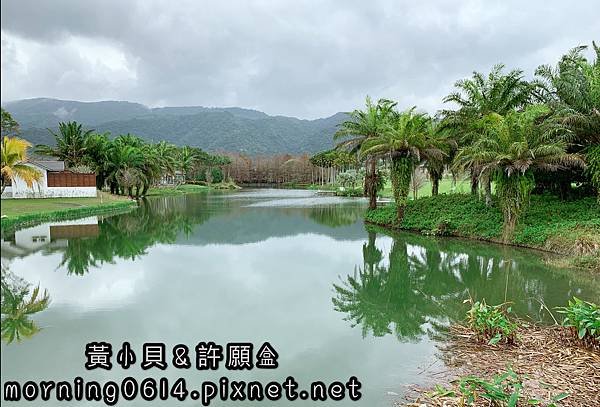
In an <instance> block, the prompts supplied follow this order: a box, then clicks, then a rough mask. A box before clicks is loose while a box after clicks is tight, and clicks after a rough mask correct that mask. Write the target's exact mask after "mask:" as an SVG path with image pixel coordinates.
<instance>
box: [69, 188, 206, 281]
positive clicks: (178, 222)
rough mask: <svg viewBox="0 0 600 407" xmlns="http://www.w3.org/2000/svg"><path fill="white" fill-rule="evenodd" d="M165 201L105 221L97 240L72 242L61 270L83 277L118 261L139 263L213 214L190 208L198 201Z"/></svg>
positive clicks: (161, 199)
mask: <svg viewBox="0 0 600 407" xmlns="http://www.w3.org/2000/svg"><path fill="white" fill-rule="evenodd" d="M175 198H176V197H162V198H156V199H152V200H147V201H145V202H143V203H142V205H141V206H140V208H138V209H137V210H135V211H132V212H129V213H126V214H123V215H119V216H113V217H108V218H105V219H103V220H102V221H101V222H100V224H99V234H98V236H94V237H83V238H74V239H70V240H69V244H68V246H67V247H66V248H64V249H61V251H62V252H63V256H62V261H61V263H60V265H59V267H66V269H67V272H68V273H69V274H75V275H83V274H85V273H87V272H88V271H89V269H90V268H93V267H98V266H100V265H102V264H103V263H113V262H114V261H115V259H117V258H120V259H127V260H135V259H136V258H138V257H140V256H143V255H145V254H146V250H147V249H148V248H149V247H150V246H152V245H154V244H157V243H172V242H174V241H175V239H176V238H177V236H178V235H179V234H183V235H184V236H188V235H189V234H190V233H191V232H192V230H193V228H194V226H196V225H199V224H201V223H203V222H204V221H206V220H207V219H208V218H209V217H210V213H209V212H206V211H202V210H198V209H196V208H192V207H188V206H186V205H189V206H191V205H190V203H192V202H193V203H194V204H195V205H196V206H197V207H200V208H201V207H202V205H200V204H199V202H198V200H197V199H196V200H194V201H189V200H183V199H175Z"/></svg>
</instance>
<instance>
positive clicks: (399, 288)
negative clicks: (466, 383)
mask: <svg viewBox="0 0 600 407" xmlns="http://www.w3.org/2000/svg"><path fill="white" fill-rule="evenodd" d="M387 258H388V262H387V264H386V262H384V261H383V259H384V254H383V251H382V250H381V249H379V248H378V247H377V246H376V234H375V232H373V231H371V232H369V235H368V240H367V242H366V243H364V245H363V264H362V265H359V266H356V267H355V270H354V272H353V273H352V274H351V275H349V276H347V277H346V278H345V279H344V280H343V281H342V282H341V283H339V284H334V286H333V288H334V292H335V294H334V297H333V298H332V301H333V304H334V308H335V310H337V311H339V312H342V313H344V314H346V316H345V319H346V320H348V321H350V322H351V324H352V326H353V327H354V326H357V325H360V326H361V329H362V334H363V336H367V335H368V334H372V335H373V336H384V335H387V334H391V333H394V334H395V335H396V337H397V338H398V339H399V340H401V341H415V340H418V339H419V338H421V337H422V336H423V335H426V334H427V335H428V336H429V337H431V338H434V339H435V338H440V337H441V336H443V334H444V332H445V331H446V329H447V328H448V326H449V325H450V323H451V322H453V321H459V320H462V319H463V318H464V315H465V312H466V309H467V305H465V304H464V303H463V302H464V300H465V299H468V298H469V297H472V298H474V299H482V298H485V299H486V300H487V301H488V303H502V302H505V301H510V302H513V306H512V308H513V310H514V311H515V312H516V313H517V314H518V315H519V316H521V317H530V318H532V319H534V320H536V321H543V320H545V321H549V320H550V316H549V315H548V314H547V312H546V311H545V309H542V307H541V306H540V304H541V303H542V302H543V303H545V304H546V306H547V307H548V308H550V309H552V307H554V306H559V305H563V304H564V303H566V302H567V300H568V299H569V297H570V296H571V295H573V294H574V293H580V292H581V291H582V290H586V289H588V288H589V289H590V290H591V291H590V292H593V291H594V290H596V289H597V288H598V287H597V286H592V284H588V283H587V282H582V283H580V284H579V283H576V282H574V281H573V280H572V279H571V278H572V275H570V274H569V273H559V272H558V270H556V274H554V272H553V271H552V270H551V269H548V268H546V267H545V266H544V265H543V264H542V262H541V260H540V259H539V258H538V257H537V256H532V255H531V254H530V253H526V252H519V251H516V250H514V249H511V248H500V247H496V246H494V245H489V244H488V245H483V244H481V245H480V244H478V243H475V242H465V241H460V240H453V239H439V240H438V239H433V238H429V237H422V236H417V235H411V234H398V235H395V236H394V237H393V239H392V245H391V249H390V251H389V253H388V256H387ZM594 287H595V288H594ZM557 288H558V289H557Z"/></svg>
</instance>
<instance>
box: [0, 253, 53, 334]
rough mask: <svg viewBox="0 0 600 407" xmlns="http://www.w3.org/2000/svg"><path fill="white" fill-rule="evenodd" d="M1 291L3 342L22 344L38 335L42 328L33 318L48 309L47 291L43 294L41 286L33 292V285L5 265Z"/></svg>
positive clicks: (0, 327)
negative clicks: (26, 339) (24, 340)
mask: <svg viewBox="0 0 600 407" xmlns="http://www.w3.org/2000/svg"><path fill="white" fill-rule="evenodd" d="M0 290H1V301H0V311H1V313H2V320H1V323H0V330H1V336H2V340H3V341H4V342H6V343H7V344H8V343H12V342H13V341H15V340H16V341H17V342H20V341H22V340H23V339H25V338H30V337H32V336H33V335H35V334H36V333H38V332H39V331H40V328H39V327H38V326H37V325H36V323H35V322H34V321H33V320H32V319H31V316H32V315H33V314H36V313H38V312H40V311H43V310H45V309H46V308H48V305H49V304H50V296H49V295H48V292H47V291H46V290H44V291H43V292H42V291H41V290H40V287H39V286H37V287H35V288H33V290H32V286H31V284H29V283H27V282H26V281H25V280H23V279H22V278H19V277H17V276H16V275H14V274H13V273H11V272H10V271H9V270H8V269H6V268H5V267H4V265H3V266H2V277H1V281H0Z"/></svg>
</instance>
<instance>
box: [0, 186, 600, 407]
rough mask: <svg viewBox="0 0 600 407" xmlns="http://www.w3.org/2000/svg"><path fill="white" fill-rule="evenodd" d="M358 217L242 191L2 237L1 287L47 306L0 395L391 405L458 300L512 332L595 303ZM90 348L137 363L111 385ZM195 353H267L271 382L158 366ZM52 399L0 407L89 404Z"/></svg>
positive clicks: (568, 286) (542, 278)
mask: <svg viewBox="0 0 600 407" xmlns="http://www.w3.org/2000/svg"><path fill="white" fill-rule="evenodd" d="M365 209H366V206H365V202H364V201H363V200H361V199H350V198H337V197H319V196H317V195H316V194H315V193H314V192H311V191H296V190H243V191H238V192H227V193H216V192H215V193H200V194H189V195H184V196H176V197H156V198H151V199H148V200H147V201H145V202H143V203H142V205H141V207H140V208H138V209H135V210H134V211H132V212H129V213H125V214H120V215H112V216H100V217H94V216H92V217H87V218H84V219H80V220H75V221H69V222H55V223H52V224H44V225H38V226H36V227H32V228H26V229H23V230H19V231H17V232H14V233H6V234H5V236H3V240H2V266H3V273H5V275H6V276H9V277H10V278H11V279H12V281H13V282H14V284H17V285H18V284H21V285H23V284H31V288H32V289H33V288H34V287H35V286H37V285H39V287H40V289H41V290H47V292H48V295H49V297H50V300H51V301H50V304H49V306H48V307H47V308H46V309H43V310H39V312H35V313H33V314H31V315H26V316H22V317H19V318H21V320H18V318H17V320H16V321H15V322H14V324H13V325H11V326H10V327H9V326H3V327H2V329H3V337H4V338H5V340H4V341H3V343H2V345H1V346H2V348H1V350H2V382H3V383H4V382H5V381H7V380H16V381H20V382H21V383H23V382H25V381H28V380H34V381H38V382H39V381H41V380H56V381H58V380H70V381H72V380H73V379H74V378H75V377H77V376H81V377H83V378H84V379H85V380H97V381H99V382H105V381H107V380H115V381H118V380H121V379H123V378H125V377H126V376H134V377H139V378H144V377H155V378H159V377H167V378H169V379H170V380H173V381H175V380H176V379H177V378H178V377H185V378H186V379H187V385H188V388H193V387H198V386H199V384H200V383H201V382H202V381H204V380H209V379H210V380H218V378H219V377H221V376H226V377H228V378H229V379H231V380H246V381H251V380H258V381H261V382H264V383H266V382H268V381H270V380H278V381H283V380H285V378H286V377H287V376H293V377H294V378H295V379H296V380H297V381H298V383H299V385H300V389H303V388H306V387H307V386H308V385H310V383H311V382H313V381H317V380H322V381H324V382H325V383H330V382H332V381H336V380H339V381H342V382H346V381H347V380H348V379H349V378H350V377H351V376H356V377H357V378H358V380H359V381H360V382H361V383H362V388H361V392H362V398H361V399H360V401H358V402H354V403H353V402H351V401H349V400H348V399H346V400H344V401H340V402H336V401H328V402H310V401H305V402H302V401H299V400H297V401H295V402H293V403H291V402H288V401H287V400H282V401H280V402H278V403H275V402H263V403H253V404H252V403H249V402H247V403H246V402H231V401H230V402H222V401H217V400H215V401H214V402H213V403H212V404H211V405H217V406H218V405H246V404H252V405H332V406H338V405H339V406H343V405H360V406H391V405H393V403H394V401H395V400H398V399H401V398H402V395H403V394H404V393H405V392H406V390H407V388H408V386H409V385H411V384H424V383H427V382H429V381H430V380H431V375H432V374H433V373H435V372H437V371H439V370H441V369H443V363H442V362H441V361H440V360H439V359H438V356H437V355H438V353H439V350H438V348H437V346H436V345H437V344H439V343H440V342H439V341H440V340H441V338H442V337H443V334H444V331H445V329H446V327H447V326H448V325H449V324H450V323H451V322H452V321H456V320H460V319H462V318H463V317H464V314H465V311H466V309H467V308H468V304H464V300H466V299H468V298H469V297H473V298H475V299H481V298H485V299H486V300H487V302H488V303H501V302H504V301H505V300H506V301H511V302H513V306H512V308H513V310H514V311H515V312H516V313H517V314H519V315H520V316H521V317H524V318H530V319H532V320H535V321H546V322H551V321H552V320H551V318H550V316H549V314H548V312H546V311H545V310H544V309H543V308H542V307H541V305H540V304H541V303H543V304H545V306H546V307H548V308H549V309H552V308H553V307H556V306H559V305H565V304H566V302H567V300H568V299H569V298H570V297H572V296H574V295H575V296H578V297H581V298H583V299H587V300H591V301H598V299H599V298H600V283H599V282H598V280H597V279H596V280H595V281H594V279H593V278H592V277H590V276H588V275H587V274H584V273H575V272H572V271H566V270H559V269H552V268H549V267H547V266H545V265H544V263H543V261H542V256H543V254H542V253H538V252H534V251H527V250H520V249H516V248H511V247H503V246H498V245H492V244H485V243H480V242H474V241H467V240H458V239H436V238H432V237H424V236H420V235H416V234H409V233H403V234H386V233H383V232H382V231H380V230H378V231H374V230H367V228H366V227H365V225H364V223H363V221H362V215H363V213H364V211H365ZM37 328H39V329H37ZM17 335H19V337H20V340H17V339H16V336H17ZM13 336H14V338H15V339H14V340H12V341H10V340H9V339H8V338H9V337H13ZM99 341H104V342H108V343H111V344H112V345H113V352H114V354H115V355H116V352H117V351H118V349H119V348H120V346H121V344H122V343H123V342H125V341H128V342H130V343H131V346H132V348H133V349H134V350H135V351H136V352H138V363H136V364H135V365H134V366H133V367H131V368H130V369H128V370H124V369H123V368H122V367H121V366H119V365H118V364H116V362H115V360H114V359H115V356H114V355H113V367H112V370H110V371H107V370H102V369H95V370H90V371H87V370H86V369H85V367H84V364H85V362H86V357H85V354H84V351H85V347H86V344H87V343H90V342H99ZM201 341H204V342H208V341H212V342H215V343H216V344H221V345H223V346H225V345H226V344H227V343H229V342H252V343H253V344H254V346H255V349H257V348H258V347H259V346H260V345H261V344H262V343H263V342H265V341H268V342H269V343H270V344H271V345H272V346H273V347H274V349H275V350H276V351H277V353H278V354H279V358H278V363H279V367H278V368H277V369H274V370H267V369H256V368H254V369H252V370H242V371H235V370H231V371H230V370H227V369H225V367H224V366H222V367H220V368H219V370H216V371H205V370H202V371H201V370H197V369H195V366H194V362H192V368H191V369H188V370H181V369H176V368H174V367H173V366H171V358H172V355H170V352H169V350H170V349H171V348H172V347H173V346H174V345H176V344H185V345H187V346H189V348H190V350H191V356H192V360H193V359H194V357H193V349H194V347H195V346H196V344H197V343H198V342H201ZM145 342H163V343H165V344H166V347H167V353H169V355H168V356H167V364H168V365H169V367H168V368H167V369H166V370H164V371H162V370H157V369H152V370H147V371H143V370H142V369H141V368H140V367H139V361H140V359H141V354H140V353H141V347H142V344H143V343H145ZM52 400H53V399H51V401H48V402H43V403H42V402H39V401H38V402H20V403H16V402H15V403H9V404H7V405H50V406H52V405H65V404H67V405H82V406H83V405H85V406H88V405H102V404H101V403H99V402H94V403H90V402H85V401H84V402H71V403H65V402H58V401H52ZM123 404H124V405H130V406H138V405H139V406H144V405H159V406H165V405H168V406H170V405H173V406H177V405H193V406H199V405H201V404H200V402H199V401H191V400H187V401H185V402H179V401H176V400H169V401H160V400H157V401H155V402H146V401H143V400H142V399H140V398H138V399H137V400H135V401H133V402H127V403H123ZM118 405H121V403H119V404H118Z"/></svg>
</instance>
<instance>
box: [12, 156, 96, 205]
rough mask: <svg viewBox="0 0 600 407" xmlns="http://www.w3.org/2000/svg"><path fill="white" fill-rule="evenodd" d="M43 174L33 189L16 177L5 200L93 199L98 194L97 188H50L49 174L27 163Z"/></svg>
mask: <svg viewBox="0 0 600 407" xmlns="http://www.w3.org/2000/svg"><path fill="white" fill-rule="evenodd" d="M26 165H28V166H30V167H33V168H35V169H37V170H38V171H40V172H41V173H42V177H41V178H40V180H39V181H38V182H34V183H33V188H29V187H28V186H27V184H26V183H25V181H23V180H22V179H21V178H19V177H15V179H14V180H13V182H12V187H6V189H5V190H4V193H3V194H2V199H5V198H61V197H65V198H67V197H68V198H86V197H87V198H93V197H96V196H97V194H98V192H97V190H96V187H48V186H47V185H48V172H47V171H46V170H45V169H43V168H39V167H38V166H36V165H32V164H29V163H27V164H26Z"/></svg>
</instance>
